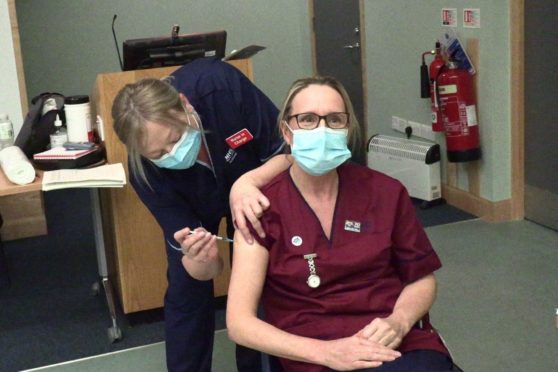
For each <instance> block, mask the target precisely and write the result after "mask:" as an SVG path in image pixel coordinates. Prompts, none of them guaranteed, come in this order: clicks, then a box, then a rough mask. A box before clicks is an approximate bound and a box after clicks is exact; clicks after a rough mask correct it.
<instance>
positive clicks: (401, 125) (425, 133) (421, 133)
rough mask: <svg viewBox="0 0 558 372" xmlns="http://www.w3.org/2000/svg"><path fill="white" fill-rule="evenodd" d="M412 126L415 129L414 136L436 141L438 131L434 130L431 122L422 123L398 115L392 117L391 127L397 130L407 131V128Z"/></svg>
mask: <svg viewBox="0 0 558 372" xmlns="http://www.w3.org/2000/svg"><path fill="white" fill-rule="evenodd" d="M408 126H410V127H411V128H412V129H413V134H412V136H414V137H420V138H424V139H427V140H429V141H433V142H435V141H436V133H435V132H434V131H432V126H430V125H429V124H421V123H418V122H416V121H411V120H408V121H407V120H406V119H403V118H400V117H398V116H392V117H391V128H392V129H393V130H395V131H397V132H401V133H405V128H407V127H408Z"/></svg>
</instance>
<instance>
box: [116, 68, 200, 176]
mask: <svg viewBox="0 0 558 372" xmlns="http://www.w3.org/2000/svg"><path fill="white" fill-rule="evenodd" d="M112 119H113V121H114V124H113V127H114V131H115V133H116V135H117V136H118V138H119V139H120V141H121V142H122V143H123V144H124V145H125V146H126V149H127V150H128V154H129V157H130V159H129V160H130V166H131V168H132V170H133V171H134V174H136V175H137V176H139V178H140V179H141V180H142V181H144V182H145V183H146V184H147V185H149V182H148V180H147V177H146V175H145V169H144V166H143V163H142V157H141V150H142V148H143V146H144V144H145V142H146V130H145V125H146V123H147V122H156V123H159V124H163V125H168V126H170V127H174V128H178V129H179V130H182V131H183V130H185V128H186V127H188V126H189V125H190V123H191V121H192V120H193V121H194V122H198V125H199V121H198V120H199V118H198V117H197V114H195V112H191V113H190V112H188V111H187V110H186V109H185V108H184V107H183V104H182V101H181V99H180V96H179V94H178V92H177V91H176V89H175V88H174V87H173V86H172V85H171V84H170V78H169V77H167V78H165V79H162V80H159V79H154V78H146V79H142V80H139V81H137V82H136V83H133V84H127V85H125V86H124V87H123V88H122V89H121V90H120V91H119V92H118V94H117V95H116V97H115V99H114V102H113V104H112Z"/></svg>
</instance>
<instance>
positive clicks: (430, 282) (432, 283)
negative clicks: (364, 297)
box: [390, 274, 436, 334]
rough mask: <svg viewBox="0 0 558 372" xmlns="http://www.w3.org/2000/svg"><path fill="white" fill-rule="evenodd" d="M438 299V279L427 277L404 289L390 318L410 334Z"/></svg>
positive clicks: (432, 276) (431, 275) (431, 276)
mask: <svg viewBox="0 0 558 372" xmlns="http://www.w3.org/2000/svg"><path fill="white" fill-rule="evenodd" d="M435 299H436V278H435V277H434V274H430V275H427V276H425V277H423V278H421V279H419V280H417V281H415V282H412V283H410V284H408V285H406V286H405V288H403V291H402V292H401V294H400V295H399V298H398V299H397V301H396V303H395V306H394V308H393V312H392V314H391V316H390V318H392V319H394V320H396V321H397V322H399V323H400V324H401V325H402V326H403V329H404V331H405V334H406V333H408V332H409V331H410V329H411V327H412V326H413V325H414V324H415V323H416V322H417V321H418V320H419V319H421V318H422V317H423V316H424V315H425V314H426V313H427V312H428V310H429V309H430V307H431V306H432V304H433V303H434V300H435Z"/></svg>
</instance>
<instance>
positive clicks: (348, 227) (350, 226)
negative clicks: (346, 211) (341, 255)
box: [345, 220, 360, 233]
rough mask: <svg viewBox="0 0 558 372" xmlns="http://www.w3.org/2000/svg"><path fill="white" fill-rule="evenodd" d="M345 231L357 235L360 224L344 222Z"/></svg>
mask: <svg viewBox="0 0 558 372" xmlns="http://www.w3.org/2000/svg"><path fill="white" fill-rule="evenodd" d="M345 230H347V231H352V232H357V233H359V232H360V222H358V221H350V220H345Z"/></svg>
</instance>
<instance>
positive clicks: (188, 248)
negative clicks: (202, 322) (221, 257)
mask: <svg viewBox="0 0 558 372" xmlns="http://www.w3.org/2000/svg"><path fill="white" fill-rule="evenodd" d="M174 239H175V240H176V241H177V242H178V243H180V248H178V247H177V248H175V249H177V250H180V251H182V253H183V254H184V255H185V256H187V257H188V258H191V259H193V260H195V261H199V262H207V261H208V260H211V258H212V257H215V256H216V255H218V248H217V240H221V241H226V242H232V241H233V240H232V239H229V238H227V237H223V236H217V235H213V234H211V233H210V232H209V231H207V230H206V229H204V228H203V227H198V228H196V229H195V230H192V229H190V228H189V227H185V228H183V229H182V230H178V231H177V232H175V233H174Z"/></svg>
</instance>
